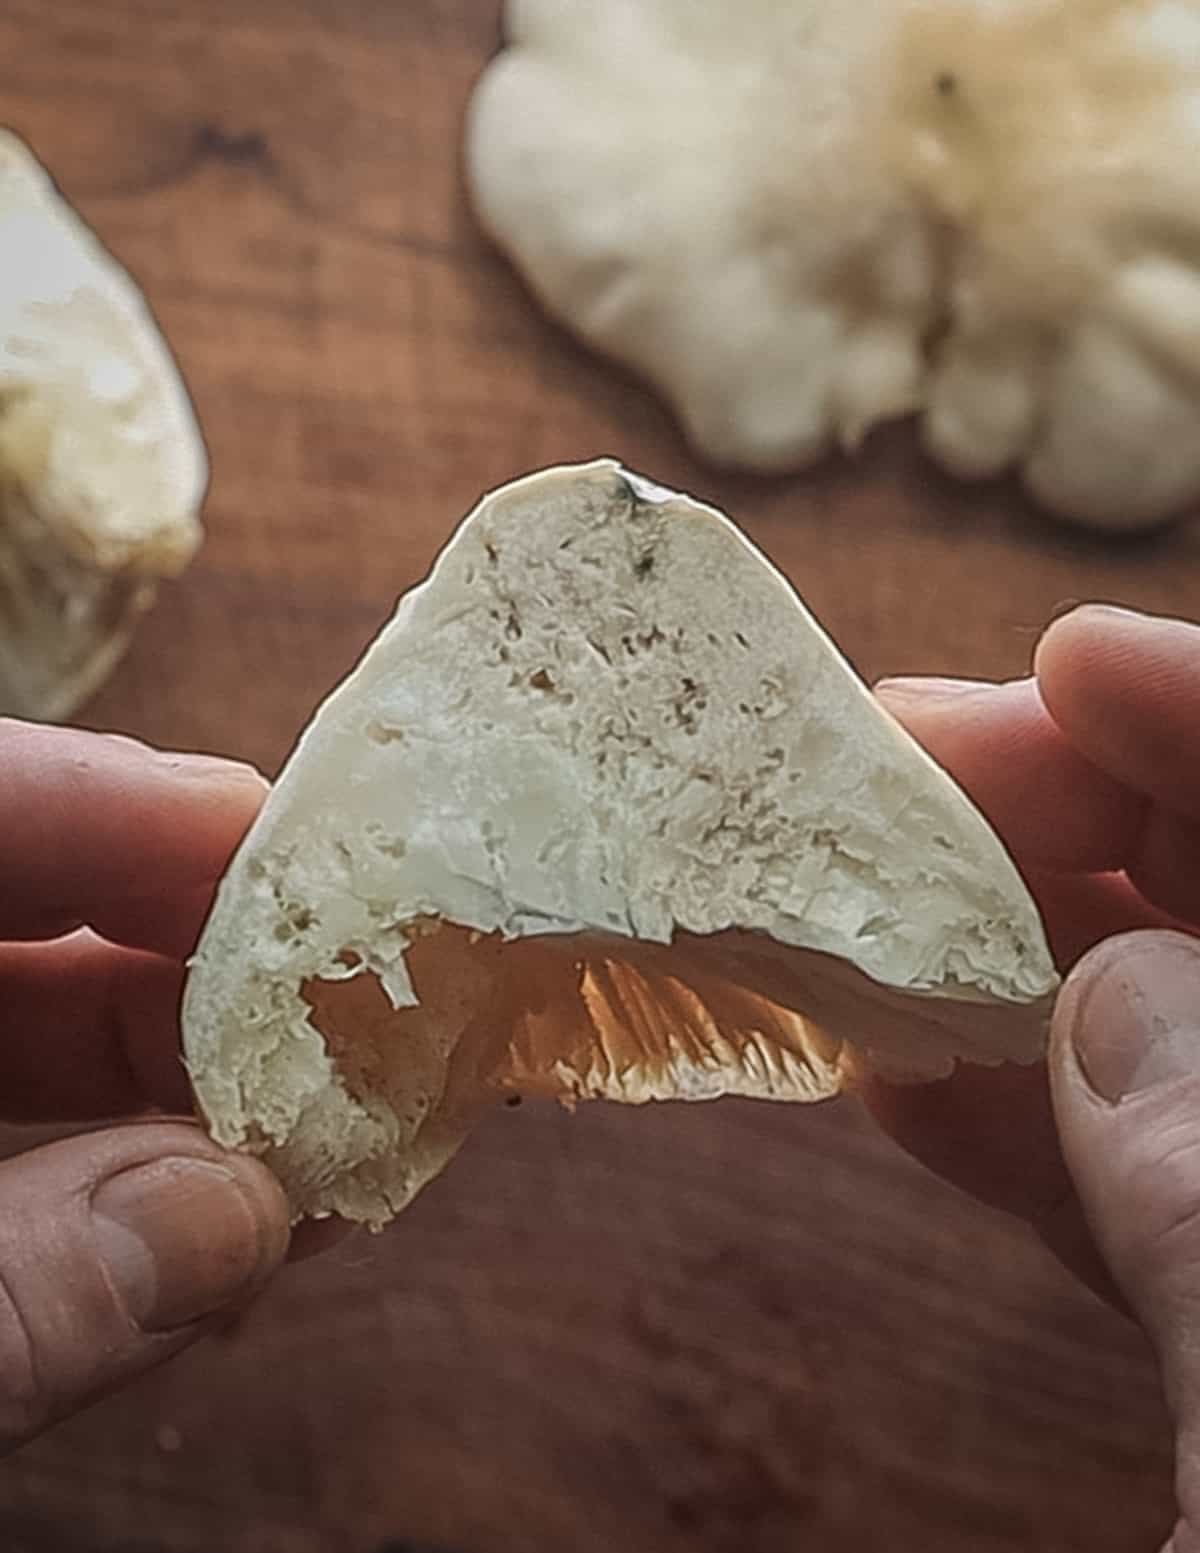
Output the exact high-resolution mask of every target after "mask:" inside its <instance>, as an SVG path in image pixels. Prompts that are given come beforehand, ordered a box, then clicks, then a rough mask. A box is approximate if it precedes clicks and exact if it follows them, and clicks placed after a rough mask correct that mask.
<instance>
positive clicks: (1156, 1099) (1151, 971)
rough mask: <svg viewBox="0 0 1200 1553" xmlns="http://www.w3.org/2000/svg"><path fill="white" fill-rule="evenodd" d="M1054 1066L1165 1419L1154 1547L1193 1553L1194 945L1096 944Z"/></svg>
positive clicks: (1197, 1131) (1082, 1172)
mask: <svg viewBox="0 0 1200 1553" xmlns="http://www.w3.org/2000/svg"><path fill="white" fill-rule="evenodd" d="M1050 1066H1051V1077H1052V1082H1053V1087H1054V1103H1055V1110H1056V1113H1057V1117H1058V1125H1059V1130H1060V1133H1061V1135H1062V1144H1063V1153H1064V1155H1065V1157H1066V1161H1067V1164H1068V1166H1069V1168H1070V1171H1071V1174H1072V1176H1073V1177H1074V1181H1075V1186H1076V1190H1077V1191H1078V1194H1079V1198H1080V1201H1081V1203H1082V1205H1083V1209H1084V1213H1085V1214H1086V1216H1087V1219H1088V1222H1089V1224H1090V1225H1091V1229H1092V1233H1093V1235H1094V1236H1095V1239H1096V1243H1097V1245H1098V1246H1099V1248H1100V1251H1101V1252H1102V1254H1103V1255H1104V1258H1105V1260H1106V1261H1107V1263H1108V1265H1109V1267H1110V1268H1111V1270H1112V1273H1113V1276H1114V1277H1115V1279H1116V1281H1117V1283H1118V1284H1119V1285H1120V1286H1121V1289H1122V1291H1123V1292H1124V1294H1125V1296H1126V1298H1127V1299H1128V1301H1129V1304H1130V1306H1131V1308H1132V1309H1133V1310H1134V1311H1135V1312H1136V1314H1137V1316H1138V1318H1139V1319H1140V1321H1141V1322H1142V1324H1143V1325H1144V1327H1145V1328H1146V1330H1147V1332H1148V1333H1149V1335H1150V1338H1151V1341H1152V1342H1153V1343H1154V1346H1155V1349H1156V1351H1157V1353H1158V1358H1159V1363H1160V1365H1161V1368H1162V1374H1163V1383H1164V1386H1165V1389H1166V1394H1167V1401H1168V1404H1169V1406H1170V1408H1171V1412H1172V1415H1173V1417H1174V1420H1175V1431H1176V1491H1177V1496H1178V1501H1179V1512H1180V1520H1179V1524H1178V1526H1177V1528H1176V1531H1175V1535H1174V1538H1173V1540H1172V1541H1171V1542H1170V1543H1169V1544H1168V1546H1167V1549H1165V1550H1164V1553H1200V942H1198V941H1196V940H1194V939H1191V938H1188V937H1186V936H1184V935H1183V934H1180V933H1162V932H1153V933H1150V932H1147V933H1130V934H1127V935H1124V936H1122V937H1119V938H1112V939H1109V940H1108V941H1107V942H1106V943H1104V944H1102V945H1100V946H1099V948H1098V949H1095V950H1093V951H1092V953H1091V954H1089V955H1088V956H1087V957H1086V958H1085V959H1084V960H1082V961H1081V962H1080V964H1079V965H1078V966H1077V967H1076V969H1075V971H1074V972H1073V974H1072V976H1071V977H1070V979H1069V980H1068V982H1067V985H1066V987H1065V989H1064V991H1063V993H1062V996H1061V997H1060V999H1059V1004H1058V1008H1057V1010H1056V1012H1055V1019H1054V1032H1053V1039H1052V1043H1051V1065H1050Z"/></svg>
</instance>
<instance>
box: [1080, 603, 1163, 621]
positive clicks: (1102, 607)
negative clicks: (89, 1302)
mask: <svg viewBox="0 0 1200 1553" xmlns="http://www.w3.org/2000/svg"><path fill="white" fill-rule="evenodd" d="M1071 613H1072V614H1075V615H1112V616H1115V617H1116V618H1117V619H1118V620H1127V621H1137V622H1139V624H1146V623H1148V622H1149V621H1150V620H1151V619H1152V618H1153V617H1152V616H1150V615H1147V614H1146V613H1145V612H1144V611H1143V610H1140V609H1130V608H1129V607H1128V606H1127V605H1125V604H1080V605H1079V606H1078V607H1077V608H1075V609H1073V610H1072V611H1071Z"/></svg>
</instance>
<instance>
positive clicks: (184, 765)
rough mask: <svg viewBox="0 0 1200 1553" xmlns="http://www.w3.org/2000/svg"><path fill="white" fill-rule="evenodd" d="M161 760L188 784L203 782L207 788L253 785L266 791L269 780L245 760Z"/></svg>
mask: <svg viewBox="0 0 1200 1553" xmlns="http://www.w3.org/2000/svg"><path fill="white" fill-rule="evenodd" d="M161 759H162V760H163V761H164V762H165V764H166V765H167V767H168V769H169V770H170V771H171V772H172V773H173V774H174V775H175V776H177V777H180V778H182V780H184V781H186V782H203V783H204V784H205V785H206V786H218V787H226V786H230V785H233V784H235V783H236V784H239V785H241V784H246V785H250V784H253V785H254V786H255V787H259V788H263V789H265V788H266V787H267V786H268V783H267V779H266V777H265V776H263V774H262V772H261V771H258V770H256V769H255V767H253V766H252V765H250V764H249V762H248V761H243V760H226V759H225V758H224V757H223V756H220V755H176V754H164V755H162V756H161Z"/></svg>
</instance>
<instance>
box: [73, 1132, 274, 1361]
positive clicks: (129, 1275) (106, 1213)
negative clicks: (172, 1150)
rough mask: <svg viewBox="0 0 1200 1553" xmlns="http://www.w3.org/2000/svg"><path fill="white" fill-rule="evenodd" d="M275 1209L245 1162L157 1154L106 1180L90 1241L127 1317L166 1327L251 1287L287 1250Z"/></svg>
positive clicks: (96, 1200) (152, 1327)
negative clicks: (151, 1160) (146, 1162)
mask: <svg viewBox="0 0 1200 1553" xmlns="http://www.w3.org/2000/svg"><path fill="white" fill-rule="evenodd" d="M246 1164H247V1165H248V1164H249V1162H246ZM253 1168H254V1169H256V1170H257V1169H261V1167H253ZM274 1207H275V1205H274V1204H273V1203H271V1202H268V1200H267V1196H266V1194H265V1193H264V1191H263V1190H262V1187H261V1184H260V1183H259V1182H258V1181H257V1180H256V1179H248V1178H247V1171H246V1170H245V1168H243V1167H242V1166H241V1165H238V1166H235V1165H233V1164H232V1163H231V1164H230V1165H225V1164H221V1163H218V1162H216V1161H213V1160H204V1159H187V1158H175V1159H161V1160H156V1161H155V1162H154V1163H153V1164H149V1165H140V1166H138V1167H136V1168H135V1169H132V1170H125V1171H122V1172H121V1173H120V1174H119V1175H115V1176H111V1177H110V1178H109V1179H108V1180H107V1181H105V1182H104V1183H103V1184H102V1185H101V1186H100V1187H99V1189H98V1190H97V1191H96V1193H95V1195H94V1196H93V1198H92V1222H93V1225H94V1226H95V1234H96V1244H97V1248H98V1250H99V1253H100V1256H101V1259H102V1260H103V1262H104V1264H105V1267H106V1268H107V1271H108V1276H109V1279H110V1281H111V1284H112V1287H113V1289H114V1290H115V1291H116V1293H117V1295H118V1297H119V1298H120V1299H121V1301H122V1303H123V1304H124V1306H125V1309H126V1311H127V1312H128V1314H129V1318H130V1320H131V1321H132V1322H133V1323H134V1325H135V1326H137V1327H139V1328H140V1329H141V1330H142V1331H143V1332H169V1331H172V1330H174V1329H175V1328H176V1327H181V1326H186V1325H188V1324H189V1323H190V1322H193V1321H198V1320H199V1319H200V1318H201V1317H202V1316H210V1315H213V1314H215V1313H216V1312H217V1311H220V1310H224V1309H226V1308H227V1307H228V1306H230V1305H232V1304H234V1303H236V1302H237V1301H239V1300H241V1299H243V1298H244V1297H245V1296H247V1295H248V1294H250V1293H251V1292H252V1291H253V1289H254V1288H255V1287H256V1286H257V1285H258V1284H259V1283H260V1282H262V1281H263V1279H264V1278H265V1277H266V1276H267V1274H268V1273H269V1272H270V1271H271V1270H272V1269H273V1268H274V1267H275V1266H276V1265H277V1263H278V1262H279V1261H280V1259H281V1258H282V1256H283V1254H284V1252H285V1250H286V1246H287V1230H286V1227H285V1225H286V1219H285V1218H284V1217H283V1215H282V1213H280V1214H276V1213H275V1212H274V1211H273V1209H274Z"/></svg>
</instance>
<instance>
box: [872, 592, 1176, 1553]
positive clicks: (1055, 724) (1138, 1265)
mask: <svg viewBox="0 0 1200 1553" xmlns="http://www.w3.org/2000/svg"><path fill="white" fill-rule="evenodd" d="M878 690H879V694H880V697H881V699H882V700H883V701H884V703H885V704H886V705H887V706H888V707H889V708H890V710H891V711H892V712H893V713H894V714H895V715H896V716H898V717H899V718H901V720H902V721H903V722H904V723H905V724H906V725H907V727H908V728H909V730H910V731H911V732H912V733H913V734H914V735H915V736H916V737H917V738H918V739H920V741H921V742H922V743H923V744H924V745H925V746H926V747H927V748H928V749H929V750H930V752H931V753H932V754H933V755H934V756H935V757H936V758H937V759H938V760H939V761H941V762H942V764H944V765H945V766H946V767H947V768H948V769H949V770H950V771H952V772H953V773H954V775H955V776H956V777H957V778H958V780H959V782H960V783H961V784H962V785H963V787H964V788H965V789H966V790H967V791H968V792H969V793H970V794H971V795H972V797H973V798H974V799H975V801H976V802H977V803H978V805H979V807H980V808H981V809H982V810H983V811H984V812H985V813H986V814H987V815H988V816H989V818H990V819H991V820H992V822H993V824H994V825H995V827H996V829H997V830H998V831H999V833H1000V834H1001V835H1002V836H1003V837H1004V838H1005V840H1006V841H1007V843H1008V845H1009V847H1010V849H1011V850H1012V852H1013V854H1014V856H1015V857H1016V859H1017V861H1018V863H1019V864H1020V865H1021V867H1022V869H1023V871H1024V873H1025V876H1026V878H1027V879H1028V881H1029V883H1030V885H1031V887H1032V889H1033V891H1034V893H1035V895H1036V896H1037V897H1038V899H1039V901H1040V903H1041V906H1042V909H1043V913H1044V916H1045V918H1046V923H1047V928H1048V931H1049V935H1050V939H1051V943H1052V945H1053V947H1054V950H1055V953H1056V955H1057V957H1058V959H1059V962H1060V964H1061V965H1062V966H1063V967H1064V968H1066V967H1070V966H1074V969H1073V970H1072V972H1071V975H1070V976H1069V978H1068V980H1067V983H1066V986H1065V987H1064V989H1063V992H1062V994H1061V996H1060V998H1059V1001H1058V1005H1057V1008H1056V1011H1055V1017H1054V1022H1053V1030H1052V1035H1051V1042H1050V1052H1049V1061H1048V1077H1049V1083H1047V1069H1046V1068H1039V1069H1000V1070H994V1071H989V1070H983V1069H967V1068H963V1069H960V1070H959V1072H958V1073H956V1074H955V1075H954V1077H953V1078H951V1079H948V1080H946V1081H945V1082H944V1083H942V1084H936V1085H931V1086H928V1087H926V1088H923V1089H922V1088H910V1089H900V1088H893V1087H891V1086H887V1085H883V1084H878V1083H876V1084H872V1085H871V1086H870V1087H869V1088H868V1090H867V1091H866V1094H865V1097H864V1098H865V1099H866V1100H867V1103H868V1105H869V1106H870V1107H871V1109H872V1111H873V1112H874V1114H875V1115H876V1117H877V1118H878V1120H879V1121H880V1122H881V1123H882V1124H883V1125H884V1127H885V1128H887V1129H888V1131H890V1132H891V1133H892V1134H893V1135H894V1136H895V1137H896V1138H897V1139H898V1140H899V1141H900V1142H901V1143H903V1144H904V1145H905V1147H907V1148H908V1149H910V1150H911V1152H913V1153H914V1154H915V1155H917V1157H919V1158H921V1159H923V1160H924V1161H925V1162H926V1163H927V1164H929V1165H931V1166H932V1168H934V1169H935V1170H937V1171H938V1172H939V1173H941V1174H942V1175H944V1176H946V1177H947V1178H948V1179H950V1180H952V1181H954V1182H956V1183H957V1184H958V1185H960V1186H963V1187H965V1188H966V1189H967V1190H969V1191H971V1192H973V1193H974V1194H975V1195H977V1196H979V1197H981V1198H983V1199H984V1200H985V1201H988V1202H991V1203H994V1204H996V1205H998V1206H1000V1207H1003V1208H1006V1209H1008V1210H1010V1211H1012V1212H1014V1213H1017V1214H1019V1215H1021V1216H1023V1217H1024V1218H1026V1219H1028V1220H1029V1221H1030V1223H1031V1224H1032V1225H1033V1226H1034V1228H1035V1229H1036V1230H1037V1231H1038V1233H1039V1234H1040V1235H1041V1236H1042V1238H1043V1239H1044V1240H1045V1241H1046V1243H1047V1244H1048V1245H1049V1246H1050V1247H1051V1249H1052V1250H1054V1251H1055V1252H1056V1253H1057V1254H1058V1255H1059V1256H1060V1257H1061V1258H1062V1259H1063V1260H1064V1261H1065V1262H1066V1263H1067V1264H1068V1266H1070V1267H1072V1268H1073V1269H1074V1270H1075V1271H1076V1272H1078V1273H1080V1274H1081V1275H1082V1276H1083V1277H1084V1278H1086V1279H1087V1280H1088V1281H1089V1282H1090V1283H1092V1285H1093V1286H1094V1287H1096V1288H1097V1289H1099V1290H1100V1291H1101V1292H1102V1293H1105V1294H1106V1295H1108V1296H1109V1297H1110V1298H1113V1299H1114V1300H1115V1301H1117V1302H1118V1303H1120V1302H1122V1300H1123V1301H1124V1302H1127V1305H1128V1307H1129V1308H1130V1309H1132V1311H1133V1312H1134V1313H1135V1314H1136V1315H1137V1317H1138V1318H1139V1320H1140V1321H1141V1323H1142V1324H1143V1325H1144V1326H1145V1328H1146V1330H1147V1332H1148V1333H1149V1335H1150V1337H1151V1339H1152V1340H1153V1342H1154V1344H1155V1347H1156V1349H1157V1351H1158V1355H1159V1359H1160V1363H1161V1366H1162V1371H1163V1377H1164V1382H1165V1387H1166V1392H1167V1398H1168V1402H1169V1403H1170V1405H1171V1408H1172V1411H1173V1414H1174V1417H1175V1422H1176V1434H1177V1442H1178V1443H1177V1455H1178V1474H1177V1488H1178V1498H1179V1509H1180V1521H1179V1524H1178V1526H1177V1528H1176V1531H1175V1535H1174V1538H1173V1540H1172V1541H1171V1543H1169V1544H1168V1549H1167V1550H1164V1553H1200V1439H1198V1436H1200V1349H1198V1348H1197V1345H1196V1341H1195V1334H1196V1332H1197V1330H1198V1325H1197V1323H1198V1319H1200V941H1198V940H1197V938H1196V937H1195V936H1194V935H1195V934H1196V933H1197V932H1200V628H1198V627H1196V626H1192V625H1187V624H1184V623H1182V622H1179V621H1171V620H1157V619H1152V618H1149V617H1145V616H1137V615H1133V614H1130V613H1127V612H1124V611H1116V610H1109V609H1102V608H1098V607H1089V608H1085V609H1081V610H1078V611H1076V612H1075V613H1073V614H1072V615H1069V616H1067V617H1066V618H1065V619H1063V620H1060V621H1058V622H1057V623H1056V624H1055V625H1053V626H1052V627H1051V628H1050V630H1049V631H1048V632H1047V633H1046V635H1045V636H1044V637H1043V639H1042V642H1041V644H1040V645H1039V647H1038V651H1037V654H1036V657H1035V662H1034V677H1033V678H1032V679H1030V680H1025V681H1020V682H1016V683H1012V684H1007V685H999V686H989V685H975V684H970V683H962V682H945V681H940V682H939V681H920V680H907V681H898V682H897V681H891V682H885V683H884V684H883V685H881V686H879V687H878Z"/></svg>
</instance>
